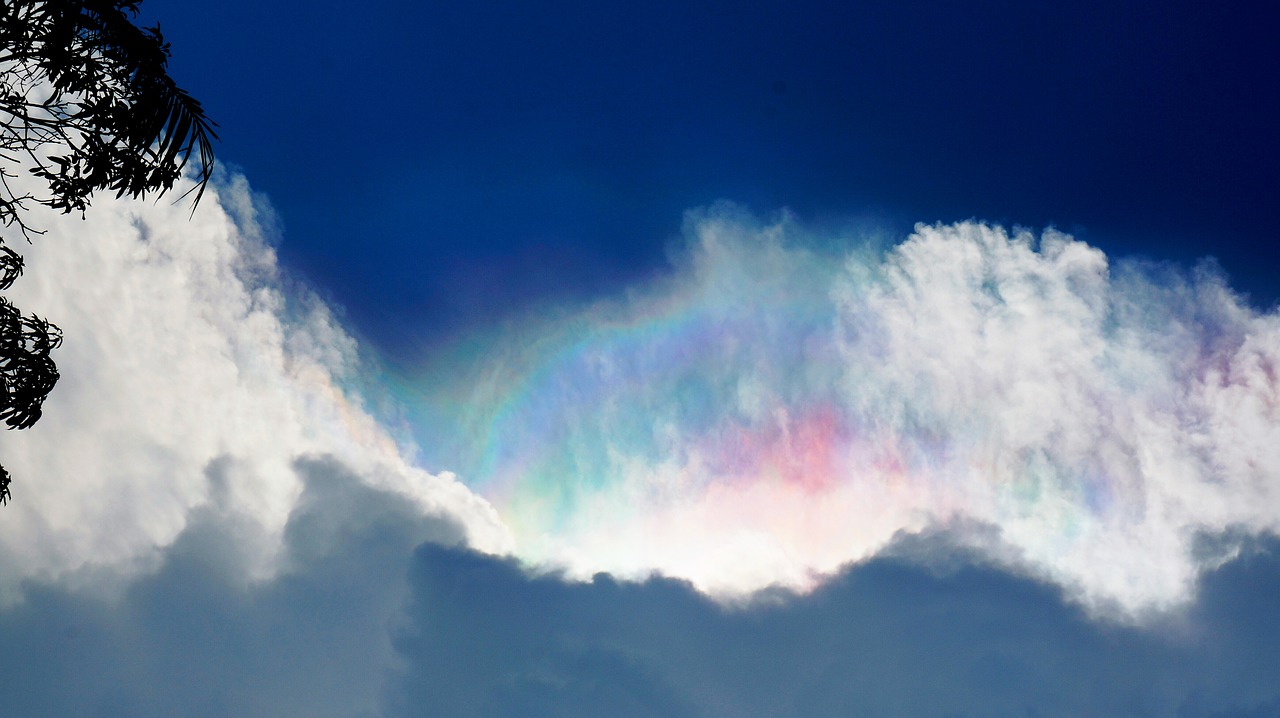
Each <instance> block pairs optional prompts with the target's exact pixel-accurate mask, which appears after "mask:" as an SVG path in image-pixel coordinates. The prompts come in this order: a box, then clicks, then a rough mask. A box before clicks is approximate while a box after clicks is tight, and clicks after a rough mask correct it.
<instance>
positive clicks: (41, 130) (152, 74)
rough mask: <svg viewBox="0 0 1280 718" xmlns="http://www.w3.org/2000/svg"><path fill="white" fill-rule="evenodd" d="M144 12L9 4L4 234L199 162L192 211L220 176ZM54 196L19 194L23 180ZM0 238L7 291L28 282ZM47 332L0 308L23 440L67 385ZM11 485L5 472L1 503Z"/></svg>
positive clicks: (107, 0)
mask: <svg viewBox="0 0 1280 718" xmlns="http://www.w3.org/2000/svg"><path fill="white" fill-rule="evenodd" d="M137 13H138V0H133V1H130V0H0V225H3V226H4V227H8V228H11V229H15V230H16V231H17V232H18V233H19V234H21V235H22V237H23V238H24V239H26V240H27V241H30V239H31V236H32V235H33V234H40V231H39V230H37V229H34V228H33V227H32V226H31V225H30V224H28V222H27V216H26V215H27V212H28V210H29V209H30V207H31V205H38V206H40V205H42V206H45V207H48V208H50V209H53V210H58V211H61V212H72V211H79V212H80V213H81V214H82V216H83V213H84V211H85V209H86V208H87V207H88V206H89V201H90V199H91V197H92V195H93V194H94V193H95V192H98V191H103V190H106V191H114V192H115V194H116V196H117V197H123V196H125V195H128V196H130V197H134V198H141V197H145V196H146V195H147V194H148V193H156V194H164V193H165V192H167V191H169V190H171V189H173V186H174V184H175V183H176V182H177V181H178V179H180V178H181V177H182V174H183V172H184V171H185V170H186V167H187V164H188V162H189V161H190V160H191V159H192V158H193V157H194V158H195V160H196V162H197V163H198V167H197V168H196V171H195V172H196V180H197V183H196V185H195V188H194V191H195V197H194V203H198V202H199V201H200V197H201V196H202V194H203V193H204V188H205V185H206V183H207V182H208V180H209V176H210V173H211V172H212V171H213V145H212V143H213V141H214V140H216V139H217V135H216V133H215V132H214V127H216V125H215V123H213V122H212V121H211V120H209V118H207V117H206V116H205V114H204V109H203V108H202V107H201V106H200V103H199V102H197V101H196V100H195V99H194V98H193V97H191V95H189V94H187V93H186V92H185V91H184V90H182V89H181V88H179V87H178V86H177V85H176V84H175V83H174V81H173V79H171V78H170V77H169V75H168V72H167V65H168V59H169V56H170V51H169V44H168V43H167V42H165V40H164V37H163V36H162V35H161V34H160V26H159V25H158V24H157V25H156V26H155V27H138V26H137V25H135V24H134V23H133V20H134V18H136V17H137ZM23 171H26V172H30V173H31V174H33V175H34V176H35V177H37V178H39V179H40V180H42V182H41V184H42V185H43V186H45V187H47V189H48V194H47V195H36V194H32V193H30V192H27V191H24V190H20V189H16V188H15V185H17V184H18V183H17V182H15V181H14V180H16V179H17V177H18V173H19V172H23ZM22 269H23V264H22V258H21V256H19V255H18V253H17V252H15V251H14V250H13V249H12V248H10V247H9V246H6V245H5V240H4V239H3V238H0V290H2V289H8V288H9V287H10V286H11V285H12V284H13V282H14V280H16V279H17V278H18V276H19V275H20V274H21V273H22ZM61 341H62V335H61V332H59V330H58V328H57V327H55V326H54V325H52V324H50V323H49V322H48V321H46V320H44V319H41V318H39V317H36V316H23V315H22V313H21V312H20V311H19V310H18V309H17V308H16V307H14V306H13V305H12V304H10V303H9V302H8V300H6V299H3V298H0V419H3V420H4V422H5V424H7V425H8V427H9V428H11V429H25V428H27V427H29V426H31V425H32V424H34V423H35V422H36V421H37V420H39V418H40V407H41V405H42V403H43V402H44V399H45V397H47V396H48V394H49V392H50V391H51V390H52V389H53V386H54V384H55V383H56V382H57V381H58V370H57V367H56V365H55V364H54V362H53V359H52V357H51V356H50V352H51V351H52V350H53V349H54V348H56V347H57V346H58V345H59V344H60V343H61ZM8 498H9V474H8V472H7V471H6V470H5V469H4V468H3V467H0V503H3V502H5V501H7V500H8Z"/></svg>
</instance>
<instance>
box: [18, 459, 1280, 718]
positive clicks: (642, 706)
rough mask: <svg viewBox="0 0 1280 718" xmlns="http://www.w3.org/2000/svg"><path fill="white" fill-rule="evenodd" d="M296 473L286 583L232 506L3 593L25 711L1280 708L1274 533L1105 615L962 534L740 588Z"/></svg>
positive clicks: (308, 469) (1274, 711) (1278, 573)
mask: <svg viewBox="0 0 1280 718" xmlns="http://www.w3.org/2000/svg"><path fill="white" fill-rule="evenodd" d="M297 469H298V471H299V472H300V474H301V475H302V476H304V477H305V479H306V481H307V489H306V493H305V495H304V497H303V499H302V500H301V501H300V502H299V505H298V507H297V508H296V509H295V511H294V513H293V515H292V516H291V518H290V521H289V525H288V529H287V531H286V555H287V562H286V565H287V566H288V569H287V570H286V571H284V572H282V574H281V575H280V576H278V577H277V578H275V579H272V580H269V581H266V582H261V583H253V582H249V581H247V580H246V578H245V577H244V575H243V574H242V572H241V571H240V567H239V566H238V563H237V560H236V551H237V548H236V547H237V545H238V544H239V543H240V542H241V541H243V540H244V538H245V537H244V536H240V535H238V534H237V532H238V531H240V530H241V528H238V526H240V525H239V524H238V523H237V522H236V521H235V520H234V519H233V518H232V517H229V516H227V515H226V514H223V513H220V511H219V509H218V508H217V507H216V506H210V507H208V508H207V509H206V510H204V512H203V514H201V516H200V517H199V519H198V520H195V521H193V522H192V523H191V525H190V526H189V527H188V528H187V530H186V531H185V532H184V534H183V535H182V536H181V537H180V539H179V540H178V541H177V542H176V543H175V544H174V545H173V546H172V547H171V548H169V549H168V550H167V552H166V554H165V557H164V561H163V563H162V565H161V566H160V567H159V569H158V570H157V571H156V572H155V573H153V574H151V575H148V576H145V577H142V578H138V579H137V580H135V581H134V582H133V583H132V584H131V585H129V586H128V587H127V589H125V590H124V591H123V593H122V594H120V595H119V596H116V597H110V596H103V595H100V594H96V593H94V592H92V591H81V590H76V589H72V588H68V587H65V586H59V585H48V584H44V585H41V584H38V583H32V584H29V585H28V586H27V588H26V590H25V601H24V602H23V603H21V604H20V605H17V606H13V607H11V608H8V609H6V610H4V611H3V612H0V673H2V674H3V675H4V676H5V680H4V681H3V682H2V683H0V705H3V706H5V710H6V714H9V715H21V716H30V717H32V718H34V717H37V716H66V715H93V716H102V717H104V718H114V717H115V716H151V715H184V716H237V717H247V716H279V715H309V716H387V717H388V718H394V717H399V716H433V717H434V716H520V717H521V718H527V717H531V716H599V715H610V716H664V717H668V718H670V717H674V716H726V715H748V716H774V715H776V716H791V715H803V716H812V717H818V716H860V715H866V716H888V715H898V716H941V715H948V716H1026V715H1037V716H1068V715H1109V716H1148V715H1151V716H1173V715H1176V716H1180V717H1184V718H1191V717H1194V716H1204V717H1209V716H1214V717H1218V718H1226V717H1227V716H1275V715H1280V688H1277V686H1280V649H1277V646H1280V621H1277V620H1276V618H1277V617H1276V611H1277V608H1276V604H1275V600H1274V599H1275V596H1277V595H1280V542H1277V541H1274V540H1267V541H1263V542H1259V543H1257V544H1255V545H1253V546H1252V548H1251V549H1250V550H1248V551H1247V552H1246V553H1245V554H1244V556H1243V557H1242V558H1240V559H1238V560H1235V561H1233V562H1230V563H1227V564H1226V565H1224V566H1223V567H1221V568H1220V569H1218V570H1217V571H1215V572H1212V573H1210V574H1209V575H1207V576H1206V577H1205V578H1204V579H1203V582H1202V585H1201V590H1200V598H1199V601H1198V602H1197V603H1196V604H1195V605H1194V606H1192V607H1191V608H1189V609H1188V610H1187V611H1186V612H1185V614H1182V615H1177V616H1166V617H1164V618H1163V619H1162V620H1161V621H1159V622H1156V623H1153V624H1151V625H1148V626H1145V627H1130V626H1119V625H1113V624H1106V623H1097V622H1093V621H1090V620H1089V619H1087V618H1086V617H1084V616H1083V615H1082V614H1081V613H1080V612H1079V611H1078V610H1077V609H1076V608H1074V607H1072V606H1070V605H1067V604H1065V603H1064V602H1063V600H1062V598H1061V596H1060V595H1059V594H1058V593H1057V591H1056V590H1055V589H1053V588H1051V587H1048V586H1046V585H1043V584H1039V583H1036V582H1033V581H1029V580H1026V579H1023V578H1019V577H1016V576H1012V575H1009V574H1007V573H1002V572H1001V571H998V570H996V569H993V568H988V567H984V566H982V565H980V564H978V563H975V562H974V561H972V560H970V558H971V557H965V556H959V555H957V554H956V553H955V552H954V549H952V548H949V545H950V544H949V543H948V540H947V537H946V536H945V535H935V536H932V537H924V538H916V539H913V540H911V541H904V542H901V543H900V544H899V548H898V550H897V551H896V555H894V554H895V552H890V555H888V556H885V557H882V558H878V559H875V560H873V561H870V562H868V563H865V564H863V565H860V566H855V567H852V568H850V569H848V570H847V571H845V572H844V573H843V574H842V575H841V576H839V577H838V578H837V579H836V580H834V581H832V582H830V583H829V584H828V585H826V586H824V587H823V588H821V589H819V590H818V591H816V592H814V593H813V594H811V595H809V596H805V597H800V598H792V599H791V600H780V597H774V599H778V600H774V599H770V598H768V597H764V598H762V599H761V600H760V601H759V602H758V603H757V604H756V605H754V606H751V607H747V608H736V609H726V608H724V607H721V606H718V605H716V604H714V603H711V602H709V601H708V600H707V599H705V598H704V597H702V596H701V595H699V594H697V593H696V592H694V591H693V590H691V589H690V588H689V587H688V586H687V585H685V584H683V583H680V582H675V581H670V580H663V579H652V580H649V581H647V582H644V583H621V582H617V581H614V580H613V579H611V578H610V577H608V576H606V575H600V576H597V577H596V578H595V580H594V581H592V582H590V583H566V582H563V581H561V580H559V579H558V578H556V577H554V576H543V577H531V576H529V575H527V574H526V573H524V572H523V571H521V570H520V569H519V568H518V567H516V566H515V565H513V564H512V563H510V562H508V561H505V560H502V559H497V558H492V557H486V556H481V555H478V554H475V553H472V552H469V551H467V550H465V549H461V548H450V547H449V546H450V545H454V544H456V541H457V540H458V539H459V538H460V536H461V532H460V531H459V529H457V528H456V527H454V526H453V525H451V524H450V522H449V521H447V520H445V519H440V520H431V519H427V520H423V519H422V518H420V517H418V516H416V515H415V513H414V512H412V511H411V510H407V509H405V508H404V507H403V502H402V501H400V500H399V499H397V498H395V497H392V496H391V495H388V494H383V493H379V492H378V491H376V490H374V489H370V488H368V487H366V486H363V485H362V484H360V483H359V482H358V480H356V479H355V478H353V477H352V476H351V475H350V474H349V473H348V472H347V471H346V470H345V469H344V468H343V467H342V466H340V465H339V464H337V463H336V462H334V461H333V460H329V459H311V460H307V461H303V462H300V463H299V464H298V467H297ZM921 557H929V560H928V561H926V562H924V563H922V562H921V561H920V560H919V559H920V558H921ZM926 564H927V565H926Z"/></svg>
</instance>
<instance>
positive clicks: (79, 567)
mask: <svg viewBox="0 0 1280 718" xmlns="http://www.w3.org/2000/svg"><path fill="white" fill-rule="evenodd" d="M264 211H266V207H265V206H264V204H263V203H262V201H261V199H260V198H257V197H255V196H254V195H253V194H252V193H251V192H250V190H249V188H248V186H247V184H246V183H245V181H244V180H243V179H242V178H231V179H229V180H228V181H227V182H226V183H224V184H223V185H222V186H220V187H218V189H217V192H216V193H209V194H207V195H206V199H205V200H204V202H202V204H201V205H200V207H199V209H198V211H197V212H195V214H194V215H190V209H189V207H188V206H186V205H185V204H183V205H172V204H170V203H169V202H167V201H161V202H158V203H155V204H147V203H141V202H128V201H112V200H111V199H110V198H102V199H100V200H99V201H97V202H96V203H95V206H94V207H93V208H92V209H91V210H90V211H89V213H88V216H87V218H86V219H85V220H83V221H82V220H80V219H79V218H78V217H75V216H54V217H47V218H42V221H45V220H47V222H48V230H49V232H48V234H47V235H45V236H41V237H38V238H37V239H36V240H35V242H34V243H33V244H32V245H30V246H29V247H25V248H24V251H25V254H26V260H27V274H26V276H24V277H23V278H22V279H21V280H20V281H19V282H18V283H17V284H16V285H15V287H14V290H13V292H12V299H13V301H14V302H15V303H16V304H17V305H18V306H19V307H21V308H22V309H23V310H24V311H26V312H29V313H30V312H34V313H36V314H39V315H40V316H44V317H47V318H49V319H50V320H51V321H53V322H55V323H56V324H58V325H60V326H61V327H62V329H63V330H64V333H65V335H66V340H65V343H64V345H63V347H62V348H61V349H60V350H58V352H57V354H56V357H55V358H56V360H57V361H58V364H59V367H60V369H61V373H62V380H61V382H60V383H59V385H58V386H57V388H56V390H55V391H54V392H53V394H52V395H51V396H50V398H49V400H48V401H47V402H46V404H45V415H44V418H43V419H42V420H41V421H40V422H39V424H37V425H36V426H35V427H34V428H32V429H31V430H29V431H25V432H21V433H18V432H12V433H5V434H4V435H2V436H0V452H2V454H3V457H4V459H3V460H4V463H5V465H6V466H7V467H8V468H9V469H10V471H11V472H12V473H13V474H14V476H15V482H14V485H13V491H14V500H13V502H12V503H11V504H10V505H9V506H6V507H5V510H4V521H3V522H0V566H2V567H3V568H0V598H2V599H3V600H4V601H13V600H16V598H17V596H18V587H19V586H20V585H21V583H22V582H23V581H24V580H27V579H30V578H41V579H59V580H66V581H76V580H82V581H86V582H89V583H91V584H92V583H102V582H110V581H111V580H115V579H119V578H121V577H126V578H127V577H128V576H130V575H133V573H134V572H136V571H139V570H148V569H150V568H153V567H154V566H155V565H156V562H157V561H158V560H160V558H161V553H160V550H161V549H162V548H163V547H165V546H167V545H168V544H170V543H171V542H172V541H173V540H174V539H175V537H177V536H179V535H180V534H181V533H182V532H183V531H184V530H185V528H186V527H187V526H188V523H189V522H190V521H191V518H192V516H193V515H194V514H193V512H196V511H198V510H201V509H202V507H208V506H216V507H217V508H218V510H220V511H226V512H229V515H230V514H234V515H237V516H240V517H242V518H243V519H244V520H245V521H247V522H249V523H250V524H251V525H253V526H256V527H258V529H259V530H260V535H257V536H255V538H254V540H253V541H252V542H251V543H250V544H249V545H248V546H247V547H246V548H245V550H244V552H243V553H244V556H243V558H244V560H245V561H246V566H245V571H246V572H247V574H249V575H252V576H256V577H263V576H268V575H270V574H271V573H272V572H273V571H274V570H275V569H276V551H277V550H278V547H279V544H280V535H281V533H280V532H281V531H282V530H283V527H284V524H285V521H286V520H287V518H288V516H289V515H290V514H291V512H292V511H293V510H294V507H295V504H296V502H297V500H298V498H299V495H300V492H301V490H302V483H301V482H300V481H299V480H298V477H297V475H296V472H295V471H294V468H293V467H294V464H295V463H296V462H297V461H298V460H299V459H300V458H301V457H304V456H308V455H312V454H320V453H322V454H329V455H333V456H335V457H338V459H339V460H341V461H343V462H344V463H345V464H346V465H348V466H350V467H352V470H353V471H355V472H357V473H358V474H359V475H360V476H361V477H362V478H363V480H364V481H366V482H368V483H370V484H372V485H379V486H383V487H388V488H392V489H394V490H395V491H397V492H399V493H400V494H401V495H403V496H404V497H405V498H406V500H408V501H411V502H412V503H414V504H415V505H417V506H418V507H419V508H420V509H421V510H422V511H424V512H428V513H439V512H446V513H448V514H449V515H451V516H453V517H455V519H456V520H457V521H458V522H459V523H460V524H461V525H463V526H465V527H466V533H467V537H468V541H470V542H471V543H472V544H473V545H475V546H477V547H486V548H487V549H489V550H501V549H503V548H505V547H506V543H505V542H506V541H507V540H508V539H507V537H506V535H505V529H504V528H503V527H502V526H501V523H500V522H499V521H498V519H497V518H496V516H495V515H494V513H493V511H492V509H491V508H490V507H489V506H488V505H487V504H486V503H485V502H484V501H483V500H482V499H479V498H477V497H476V496H474V495H473V494H472V493H471V492H469V491H468V490H467V489H466V488H464V487H463V486H461V485H460V484H458V483H457V482H456V481H455V480H453V479H452V478H451V477H450V476H448V475H440V476H434V475H430V474H428V473H426V472H425V471H422V470H421V469H418V468H416V467H414V466H413V465H411V464H410V463H409V462H408V461H407V460H406V459H405V458H404V453H403V452H402V451H401V448H400V447H399V446H397V445H396V443H395V442H393V441H392V439H391V438H390V437H389V435H388V434H387V432H386V431H385V430H383V429H382V428H381V427H380V426H379V425H378V424H377V423H376V422H375V421H374V420H373V419H372V418H371V417H370V416H369V414H368V413H367V412H366V411H365V410H364V409H363V408H362V406H361V404H360V400H359V399H358V397H356V395H355V394H354V393H353V392H351V391H349V390H348V389H347V386H348V385H349V384H351V383H352V380H353V379H354V378H355V376H356V374H355V372H357V371H358V364H357V361H356V347H355V344H354V342H353V340H352V339H351V338H350V337H349V336H348V335H347V334H346V333H345V332H344V331H343V330H342V329H341V328H340V327H339V325H338V324H337V322H336V321H335V320H334V318H333V316H332V315H331V314H330V312H329V311H328V310H327V308H326V307H325V306H324V305H323V304H322V303H320V302H319V301H317V300H315V299H314V298H312V297H310V296H308V295H307V294H306V293H305V292H302V291H299V292H293V293H290V292H286V291H285V290H284V289H283V288H282V282H281V279H280V277H279V273H278V270H277V266H276V260H275V255H274V252H273V251H272V250H271V248H270V246H269V245H268V243H267V242H266V240H265V239H264V237H263V232H264V230H263V226H268V227H269V226H270V221H269V219H270V218H269V215H265V214H264ZM77 577H79V578H77ZM113 577H115V579H113ZM117 583H118V581H117Z"/></svg>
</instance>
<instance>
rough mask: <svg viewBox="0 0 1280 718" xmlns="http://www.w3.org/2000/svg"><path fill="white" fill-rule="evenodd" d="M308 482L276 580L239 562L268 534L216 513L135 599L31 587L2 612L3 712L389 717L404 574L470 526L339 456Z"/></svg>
mask: <svg viewBox="0 0 1280 718" xmlns="http://www.w3.org/2000/svg"><path fill="white" fill-rule="evenodd" d="M296 469H297V471H298V472H299V473H300V474H301V476H302V478H303V479H304V480H305V482H306V489H305V491H304V494H303V496H302V497H301V498H300V500H299V502H298V505H297V507H296V508H295V509H294V511H293V513H292V515H291V516H290V520H289V523H288V526H287V527H286V530H285V548H284V555H283V557H282V561H283V562H284V569H283V570H282V571H281V572H280V573H279V574H278V575H277V576H276V577H275V578H273V579H271V580H269V581H265V582H259V583H254V582H250V581H248V580H247V579H246V578H245V573H244V567H243V564H242V562H241V561H240V560H239V554H240V553H241V552H242V551H243V546H244V543H245V541H247V540H253V538H254V536H253V535H252V533H251V532H252V531H255V530H260V529H255V528H253V524H252V523H251V522H247V521H237V520H236V519H235V518H234V517H233V516H229V515H226V514H224V513H222V512H221V511H220V510H219V509H218V508H217V507H216V506H211V507H206V508H203V509H200V510H198V511H197V512H196V513H195V515H194V517H193V520H192V521H191V523H190V525H189V526H188V528H187V529H186V530H185V531H184V533H183V534H182V535H181V536H180V537H179V538H178V540H177V541H176V542H175V543H174V544H173V546H172V547H170V548H169V549H168V550H167V552H166V554H165V557H164V560H163V563H162V564H161V566H160V567H159V569H158V570H157V571H156V572H155V573H153V574H151V575H147V576H143V577H140V578H138V579H136V580H135V581H134V582H133V583H132V585H130V586H129V587H128V588H127V589H126V590H125V592H124V593H123V595H121V596H118V597H109V596H108V597H103V596H98V595H95V594H93V593H92V592H89V591H83V590H73V589H68V588H62V587H58V586H49V585H43V586H42V585H32V584H29V585H28V586H27V587H26V590H25V600H24V602H23V603H22V604H20V605H18V606H16V607H13V608H11V609H9V610H7V611H5V612H3V613H0V674H3V675H4V676H5V680H4V681H3V683H2V684H0V706H3V707H4V708H3V710H0V713H3V714H4V715H6V716H8V715H12V716H32V717H34V716H73V715H74V716H104V717H105V716H113V717H114V716H237V717H241V716H288V715H305V716H358V715H375V714H376V707H377V700H378V695H379V691H380V689H381V685H382V677H383V675H384V672H385V671H386V670H387V669H388V668H389V667H390V665H391V664H392V661H393V659H394V655H393V653H392V648H391V644H390V642H389V638H388V625H387V621H388V620H390V618H391V617H392V616H393V615H394V613H395V611H396V609H397V608H398V607H399V606H400V605H402V603H403V600H404V589H405V584H404V580H403V577H404V574H405V565H406V561H407V559H408V558H409V556H410V555H411V554H412V551H413V548H414V547H415V546H417V545H418V544H419V543H421V542H423V541H428V540H430V541H444V542H454V541H457V540H460V539H461V537H462V533H461V529H459V528H458V527H456V526H455V525H454V524H453V522H452V521H450V520H447V519H423V518H422V517H421V515H420V514H418V512H417V510H416V509H415V508H413V507H412V506H410V505H407V504H406V502H405V501H404V499H402V498H399V497H396V496H394V495H392V494H387V493H380V492H377V491H375V490H373V489H369V488H367V487H366V486H364V485H363V484H361V483H360V482H359V480H358V479H356V478H355V477H354V476H352V475H350V474H349V473H348V471H347V470H346V469H345V468H343V467H342V466H341V465H339V464H337V463H336V462H334V461H333V460H331V459H312V460H307V461H302V462H299V463H298V464H297V466H296ZM214 473H215V474H216V472H214Z"/></svg>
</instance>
